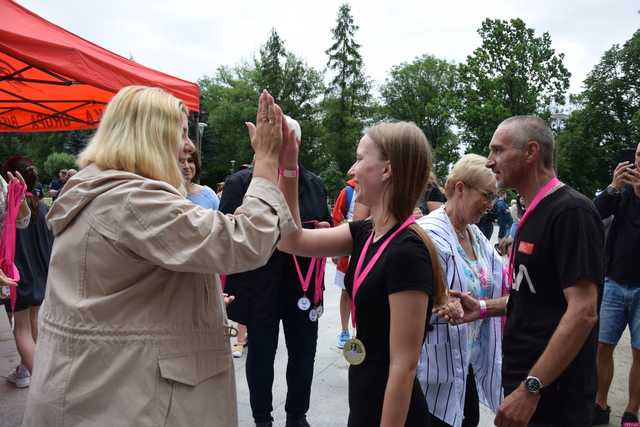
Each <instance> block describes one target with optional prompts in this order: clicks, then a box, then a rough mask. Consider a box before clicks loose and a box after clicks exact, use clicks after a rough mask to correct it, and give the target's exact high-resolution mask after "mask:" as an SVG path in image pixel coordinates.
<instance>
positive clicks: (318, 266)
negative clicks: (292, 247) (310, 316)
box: [291, 255, 327, 306]
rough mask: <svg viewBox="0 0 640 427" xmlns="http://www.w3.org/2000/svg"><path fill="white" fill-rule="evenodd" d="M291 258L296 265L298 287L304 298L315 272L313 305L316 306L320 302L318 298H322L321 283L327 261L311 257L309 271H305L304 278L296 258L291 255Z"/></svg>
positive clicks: (322, 258)
mask: <svg viewBox="0 0 640 427" xmlns="http://www.w3.org/2000/svg"><path fill="white" fill-rule="evenodd" d="M291 256H292V257H293V263H294V264H295V265H296V271H297V272H298V279H299V280H300V286H301V287H302V292H303V293H304V295H305V296H306V294H307V290H309V285H310V284H311V278H312V277H313V270H314V269H315V270H316V274H315V281H314V282H315V286H314V289H315V292H314V293H313V305H314V306H315V305H318V302H319V301H320V297H321V296H322V283H323V282H324V268H325V266H326V264H327V259H326V258H324V257H311V262H310V263H309V269H308V270H307V274H306V276H303V275H302V269H301V268H300V264H299V263H298V258H296V256H295V255H291Z"/></svg>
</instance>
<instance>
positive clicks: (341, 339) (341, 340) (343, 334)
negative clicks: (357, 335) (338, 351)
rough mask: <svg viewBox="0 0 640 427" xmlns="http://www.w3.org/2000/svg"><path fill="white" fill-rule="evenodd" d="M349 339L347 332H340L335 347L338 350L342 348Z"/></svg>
mask: <svg viewBox="0 0 640 427" xmlns="http://www.w3.org/2000/svg"><path fill="white" fill-rule="evenodd" d="M349 339H351V335H349V331H342V332H340V335H338V344H336V346H337V347H338V348H344V345H345V344H346V343H347V341H349Z"/></svg>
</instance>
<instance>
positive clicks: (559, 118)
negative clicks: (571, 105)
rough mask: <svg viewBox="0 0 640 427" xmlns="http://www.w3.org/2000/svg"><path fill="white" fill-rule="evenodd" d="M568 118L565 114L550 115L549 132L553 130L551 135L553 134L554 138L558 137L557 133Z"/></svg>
mask: <svg viewBox="0 0 640 427" xmlns="http://www.w3.org/2000/svg"><path fill="white" fill-rule="evenodd" d="M568 118H569V115H568V114H565V113H553V114H552V115H551V123H550V124H551V130H553V133H555V134H556V136H558V133H560V129H562V127H563V126H564V122H565V120H567V119H568Z"/></svg>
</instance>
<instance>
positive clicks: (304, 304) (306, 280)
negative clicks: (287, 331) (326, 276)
mask: <svg viewBox="0 0 640 427" xmlns="http://www.w3.org/2000/svg"><path fill="white" fill-rule="evenodd" d="M292 256H293V263H294V264H295V265H296V271H297V272H298V279H300V285H301V286H302V293H303V296H302V298H300V299H299V300H298V308H299V309H300V310H302V311H307V310H309V308H311V301H310V300H309V298H307V295H306V294H307V290H308V289H309V285H310V284H311V277H312V276H313V268H314V267H315V265H316V257H312V258H311V262H310V263H309V270H307V275H306V276H305V277H303V276H302V270H301V269H300V264H298V258H296V256H295V255H292Z"/></svg>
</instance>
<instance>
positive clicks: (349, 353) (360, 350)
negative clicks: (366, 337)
mask: <svg viewBox="0 0 640 427" xmlns="http://www.w3.org/2000/svg"><path fill="white" fill-rule="evenodd" d="M342 355H343V356H344V358H345V359H346V360H347V362H349V364H350V365H359V364H361V363H362V362H364V358H365V357H366V355H367V351H366V350H365V348H364V344H363V343H362V341H360V340H359V339H358V338H351V339H349V340H348V341H347V342H346V343H345V344H344V348H343V349H342Z"/></svg>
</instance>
